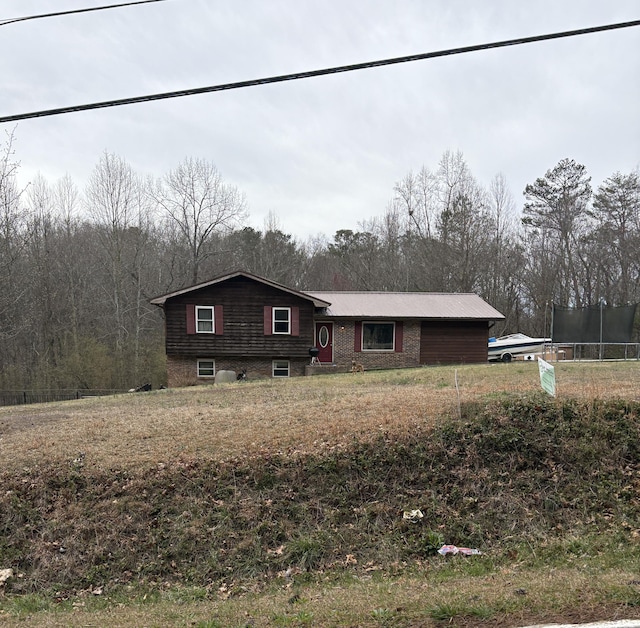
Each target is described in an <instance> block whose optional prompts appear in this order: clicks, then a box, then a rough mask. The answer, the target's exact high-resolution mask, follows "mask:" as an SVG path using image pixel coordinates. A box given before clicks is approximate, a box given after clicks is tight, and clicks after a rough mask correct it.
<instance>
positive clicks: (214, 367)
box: [196, 358, 216, 379]
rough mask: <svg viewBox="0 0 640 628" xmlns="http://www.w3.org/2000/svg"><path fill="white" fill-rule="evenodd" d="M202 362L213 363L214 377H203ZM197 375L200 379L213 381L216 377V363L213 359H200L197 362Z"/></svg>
mask: <svg viewBox="0 0 640 628" xmlns="http://www.w3.org/2000/svg"><path fill="white" fill-rule="evenodd" d="M200 362H212V363H213V375H202V374H201V373H200ZM196 373H197V375H198V377H199V378H203V379H213V378H215V376H216V361H215V360H214V359H213V358H198V360H197V362H196Z"/></svg>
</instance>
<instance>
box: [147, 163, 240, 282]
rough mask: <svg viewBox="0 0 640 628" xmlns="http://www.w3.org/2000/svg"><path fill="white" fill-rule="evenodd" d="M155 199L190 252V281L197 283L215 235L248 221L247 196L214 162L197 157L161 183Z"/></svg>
mask: <svg viewBox="0 0 640 628" xmlns="http://www.w3.org/2000/svg"><path fill="white" fill-rule="evenodd" d="M155 198H156V201H157V202H158V204H159V205H160V207H161V208H162V209H163V210H164V212H165V216H166V218H167V221H168V225H169V227H170V228H171V229H173V230H174V231H175V232H176V235H177V239H178V240H179V241H180V242H182V243H183V245H184V246H185V248H186V250H187V251H188V254H189V260H190V280H191V282H192V283H193V284H195V283H197V282H198V280H199V278H200V271H201V266H202V264H203V262H204V261H205V260H206V259H207V258H208V257H209V256H210V255H212V253H213V251H212V250H211V247H210V244H211V242H212V240H213V237H214V235H216V234H221V233H228V232H229V231H230V230H231V229H233V228H234V227H237V226H241V225H242V223H243V222H244V221H245V219H246V216H247V211H246V201H245V198H244V196H243V195H242V194H241V193H240V192H239V191H238V189H237V188H236V187H235V186H232V185H229V184H227V183H225V182H224V181H223V179H222V176H221V174H220V173H219V172H218V170H217V168H216V167H215V166H214V165H213V164H212V163H209V162H207V161H204V160H203V159H194V158H187V159H185V160H184V161H183V162H182V163H181V164H180V165H178V166H177V167H176V168H175V169H174V170H171V171H170V172H169V173H168V174H167V175H166V176H165V177H164V179H162V181H160V182H159V184H158V186H157V189H156V191H155Z"/></svg>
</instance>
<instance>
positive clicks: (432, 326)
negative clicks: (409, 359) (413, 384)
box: [420, 321, 489, 364]
mask: <svg viewBox="0 0 640 628" xmlns="http://www.w3.org/2000/svg"><path fill="white" fill-rule="evenodd" d="M488 342H489V324H488V323H487V322H486V321H423V322H422V326H421V334H420V364H465V363H479V362H486V361H487V356H488V349H487V344H488Z"/></svg>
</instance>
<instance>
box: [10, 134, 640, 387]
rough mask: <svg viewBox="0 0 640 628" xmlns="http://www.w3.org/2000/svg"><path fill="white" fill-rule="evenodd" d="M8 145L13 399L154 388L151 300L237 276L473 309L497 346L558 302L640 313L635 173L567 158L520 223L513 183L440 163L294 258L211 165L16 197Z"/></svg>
mask: <svg viewBox="0 0 640 628" xmlns="http://www.w3.org/2000/svg"><path fill="white" fill-rule="evenodd" d="M14 145H15V141H14V136H13V135H12V134H9V135H7V137H6V141H5V142H4V144H3V145H2V147H1V150H0V389H4V390H19V389H27V388H28V389H34V390H38V389H39V390H45V389H46V390H52V389H62V388H80V389H128V388H130V387H131V386H132V385H137V384H139V383H142V382H147V381H150V382H153V384H154V385H156V386H157V385H160V384H161V383H163V382H164V377H165V374H164V347H163V341H162V333H163V324H162V320H161V313H160V311H159V310H158V308H156V307H154V306H152V305H151V304H150V303H149V300H150V299H151V298H152V297H154V296H157V295H159V294H163V293H167V292H170V291H172V290H175V289H178V288H181V287H185V286H189V285H193V284H194V283H197V282H198V281H205V280H207V279H210V278H212V277H215V276H218V275H221V274H224V273H226V272H229V271H232V270H237V269H242V270H245V271H248V272H251V273H256V274H259V275H261V276H264V277H268V278H269V279H271V280H273V281H276V282H280V283H283V284H285V285H287V286H290V287H292V288H295V289H300V290H384V291H429V292H474V293H477V294H478V295H479V296H481V297H482V298H483V299H485V300H486V301H488V302H489V303H490V304H491V305H492V306H493V307H495V308H496V309H497V310H499V311H500V312H502V313H503V314H504V315H505V317H506V320H505V321H504V323H503V324H501V325H500V327H501V328H500V329H496V334H500V333H502V332H503V331H504V332H509V331H524V332H528V333H531V334H532V335H542V334H543V333H545V332H548V325H549V320H548V317H549V305H550V304H551V303H552V302H556V303H559V304H562V305H569V306H574V307H580V306H584V305H589V304H593V303H598V302H599V301H600V300H601V299H603V300H604V301H605V302H606V303H607V304H609V305H622V304H625V303H629V302H636V301H638V300H640V254H639V253H638V252H639V251H640V174H639V173H638V171H634V172H631V173H619V172H617V173H612V174H611V176H610V177H609V178H607V179H606V180H605V181H602V182H599V183H597V184H592V182H591V179H590V177H589V175H588V173H587V171H586V168H585V167H584V166H583V165H581V164H579V163H576V162H575V161H573V160H571V159H563V160H561V161H560V162H559V163H558V164H557V165H555V166H553V167H551V168H550V169H549V170H548V171H547V172H546V173H544V174H542V175H541V174H540V173H535V172H533V173H531V174H532V181H533V182H532V183H531V184H529V185H527V186H526V188H525V190H524V191H522V193H523V196H524V205H523V207H522V210H520V202H519V201H516V200H515V197H514V195H513V193H512V191H511V190H510V189H509V187H508V183H507V181H506V180H505V178H504V176H502V175H500V174H498V175H496V176H495V177H494V179H493V180H491V181H489V182H480V181H478V180H477V179H476V178H475V176H474V175H473V173H472V172H471V171H470V168H469V166H468V165H467V163H466V162H465V160H464V157H463V155H462V154H461V153H459V152H458V153H452V152H446V153H444V154H443V156H442V158H441V160H440V162H439V163H438V164H436V165H435V166H434V167H433V168H432V169H431V168H428V167H426V166H424V167H422V168H421V169H420V170H417V171H416V172H409V173H407V174H406V175H405V176H404V177H403V178H402V179H401V180H400V181H398V182H397V183H396V185H395V186H394V189H393V190H390V191H389V200H388V203H387V205H386V208H380V210H381V211H380V212H379V213H378V215H372V217H371V218H370V219H368V220H366V221H363V222H362V223H361V224H360V225H359V228H358V229H357V230H356V231H354V230H351V229H340V228H339V227H340V225H328V230H330V231H333V235H332V236H326V235H320V236H317V237H315V238H309V239H307V240H306V241H300V240H298V239H296V238H294V237H293V236H292V235H290V234H287V233H286V226H280V225H279V223H278V220H277V217H276V216H275V214H270V218H269V220H268V221H267V222H266V224H265V225H264V228H263V229H262V230H257V229H255V228H252V227H250V226H248V221H249V216H250V214H249V210H250V208H248V207H247V203H246V199H245V198H244V195H243V193H242V191H241V190H239V189H238V188H237V187H235V186H234V185H232V184H230V183H228V182H226V181H224V179H223V177H222V175H221V173H220V172H219V171H218V170H217V168H216V167H215V165H213V164H212V163H210V162H207V161H205V160H202V159H195V158H186V159H184V160H183V161H182V162H180V163H179V164H178V165H177V166H176V167H175V168H174V169H172V170H171V171H170V172H168V173H166V174H164V175H163V176H161V177H159V178H157V179H151V178H144V177H142V176H141V175H140V174H138V173H136V172H135V171H134V170H133V168H132V167H131V166H130V165H129V164H128V163H127V162H126V161H125V160H124V159H123V158H121V157H119V156H116V155H113V154H110V153H107V152H105V153H104V154H102V155H101V156H100V157H99V159H98V161H97V163H96V166H95V168H94V169H93V171H92V174H91V176H90V177H89V180H88V182H87V183H86V185H84V187H82V188H81V187H80V186H79V184H78V183H77V182H75V181H73V180H72V179H71V178H70V177H69V176H65V177H63V178H61V179H59V180H56V181H49V180H46V179H45V178H44V177H42V176H36V177H35V178H34V179H33V180H32V181H31V182H29V184H28V185H26V186H21V185H20V184H19V183H18V181H19V172H20V165H19V160H18V159H17V157H16V155H15V147H14ZM536 177H537V178H536ZM520 193H521V191H517V194H518V198H520ZM300 211H301V212H304V207H301V208H300ZM374 212H375V208H372V213H374ZM636 334H637V331H636Z"/></svg>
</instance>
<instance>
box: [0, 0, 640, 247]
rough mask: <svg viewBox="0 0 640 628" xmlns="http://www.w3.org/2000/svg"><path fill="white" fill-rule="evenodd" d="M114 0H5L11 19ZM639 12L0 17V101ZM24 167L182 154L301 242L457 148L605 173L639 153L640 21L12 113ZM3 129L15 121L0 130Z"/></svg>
mask: <svg viewBox="0 0 640 628" xmlns="http://www.w3.org/2000/svg"><path fill="white" fill-rule="evenodd" d="M117 1H118V0H104V1H98V0H56V1H55V2H52V1H51V0H4V1H3V2H2V3H1V5H0V20H2V19H8V18H12V17H21V16H25V15H29V14H36V13H45V12H51V11H59V10H65V9H76V8H82V7H91V6H99V5H101V4H112V3H115V2H117ZM637 19H640V2H638V0H610V1H607V2H604V1H603V0H535V1H533V0H528V1H526V2H523V1H516V0H393V1H392V0H384V1H383V0H215V1H214V0H167V1H165V2H158V3H152V4H143V5H140V6H133V7H126V8H121V9H111V10H106V11H98V12H91V13H83V14H77V15H71V16H63V17H54V18H47V19H41V20H36V21H26V22H18V23H14V24H8V25H4V26H0V85H1V91H0V116H3V115H11V114H19V113H26V112H30V111H38V110H44V109H49V108H55V107H63V106H69V105H79V104H85V103H90V102H96V101H103V100H111V99H117V98H125V97H130V96H142V95H145V94H153V93H158V92H165V91H172V90H179V89H187V88H196V87H203V86H208V85H216V84H221V83H227V82H236V81H242V80H249V79H255V78H261V77H266V76H272V75H279V74H288V73H293V72H298V71H306V70H314V69H320V68H326V67H331V66H337V65H346V64H352V63H361V62H366V61H372V60H377V59H385V58H390V57H398V56H403V55H408V54H416V53H425V52H430V51H437V50H443V49H448V48H455V47H461V46H471V45H475V44H482V43H487V42H492V41H499V40H505V39H513V38H517V37H528V36H535V35H541V34H547V33H552V32H556V31H565V30H574V29H579V28H587V27H592V26H599V25H603V24H609V23H615V22H624V21H631V20H637ZM1 126H2V127H3V129H2V131H5V130H6V131H11V130H12V129H13V128H14V127H15V138H16V142H15V151H16V155H15V156H16V158H17V159H18V160H19V161H20V163H21V170H20V173H21V174H20V181H21V183H23V184H24V183H26V182H28V181H29V180H30V179H31V178H32V177H33V176H34V175H35V174H36V173H37V172H40V173H42V174H43V175H44V176H45V177H46V178H47V179H48V180H50V181H51V182H54V181H55V180H56V179H58V178H59V177H61V176H63V175H65V174H69V175H71V177H72V178H73V179H74V181H75V182H76V184H77V185H78V187H79V188H84V186H85V184H86V181H87V179H88V176H89V174H90V173H91V171H92V169H93V168H94V167H95V165H96V163H97V162H98V160H99V159H100V156H101V154H102V153H103V152H104V151H108V152H110V153H115V154H116V155H118V156H119V157H121V158H123V159H124V160H126V161H127V162H128V163H129V164H130V165H131V166H132V167H133V168H134V170H136V171H137V172H139V173H140V174H142V175H152V176H154V177H160V176H162V175H163V174H165V173H166V172H167V171H168V170H170V169H171V168H173V167H175V166H176V165H177V164H178V163H179V162H181V161H182V160H183V159H184V158H185V157H198V158H204V159H206V160H208V161H210V162H212V163H214V164H215V165H216V167H217V168H218V170H219V171H220V172H221V174H222V176H223V178H224V179H225V181H227V182H228V183H232V184H234V185H236V186H237V187H238V188H239V189H240V190H241V191H242V192H244V193H245V195H246V197H247V201H248V205H249V211H250V216H251V224H252V226H254V227H255V228H258V229H261V228H262V227H263V226H264V221H265V218H266V217H267V215H268V214H269V212H273V213H274V214H275V215H276V216H277V218H278V220H279V224H280V227H281V228H282V229H283V231H285V232H287V233H291V234H293V235H295V236H296V237H298V238H299V239H306V238H307V237H308V236H314V235H317V234H326V235H327V236H332V235H333V234H334V233H335V231H336V230H338V229H357V227H358V223H359V222H360V221H362V220H367V219H370V218H372V217H375V216H381V215H382V214H384V212H385V209H386V207H387V205H388V203H389V201H390V199H391V197H392V196H393V186H394V183H395V182H397V181H399V180H400V179H402V177H403V176H405V175H406V174H407V173H408V172H409V171H411V170H413V171H417V170H419V169H420V168H421V167H422V166H423V165H424V166H426V167H428V168H429V169H432V170H435V169H436V168H437V165H438V161H439V159H440V157H441V156H442V154H443V153H444V152H445V151H447V150H450V151H458V150H459V151H461V152H462V153H463V155H464V157H465V159H466V161H467V163H468V165H469V167H470V169H471V171H472V172H473V174H474V175H475V176H476V178H477V179H478V180H479V181H480V182H481V183H483V184H485V185H488V184H489V183H490V181H491V179H492V178H493V177H494V176H495V175H496V174H498V173H502V174H504V176H505V177H506V180H507V183H508V185H509V187H510V189H511V191H512V193H513V196H514V198H515V201H516V204H517V206H518V208H521V206H522V203H523V200H524V198H523V195H522V191H523V189H524V186H525V185H526V184H527V183H532V182H533V181H534V180H535V179H536V178H537V177H540V176H543V175H544V173H545V172H546V171H547V170H548V169H550V168H552V167H553V166H555V165H556V164H557V163H558V161H559V160H560V159H563V158H565V157H569V158H572V159H575V160H576V161H578V162H580V163H582V164H584V165H585V166H586V167H587V170H588V172H589V174H590V175H591V176H592V183H593V185H594V188H595V187H597V185H599V184H600V183H602V181H604V179H606V178H607V177H609V176H610V175H611V174H613V173H614V172H616V171H620V172H623V173H629V172H631V171H632V170H634V169H636V168H638V167H639V164H640V27H633V28H628V29H623V30H616V31H611V32H605V33H597V34H592V35H582V36H578V37H572V38H568V39H563V40H557V41H547V42H541V43H532V44H525V45H522V46H517V47H510V48H503V49H497V50H489V51H482V52H474V53H469V54H464V55H457V56H451V57H445V58H439V59H433V60H425V61H415V62H411V63H406V64H402V65H393V66H388V67H383V68H377V69H367V70H360V71H357V72H349V73H344V74H337V75H331V76H324V77H320V78H311V79H304V80H300V81H293V82H288V83H280V84H274V85H268V86H262V87H250V88H244V89H239V90H233V91H227V92H220V93H211V94H204V95H199V96H188V97H182V98H176V99H170V100H163V101H158V102H152V103H143V104H134V105H127V106H121V107H115V108H111V109H101V110H94V111H87V112H81V113H71V114H63V115H58V116H53V117H47V118H40V119H32V120H23V121H21V122H18V123H6V124H4V125H1ZM2 139H3V140H4V137H3V138H2Z"/></svg>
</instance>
